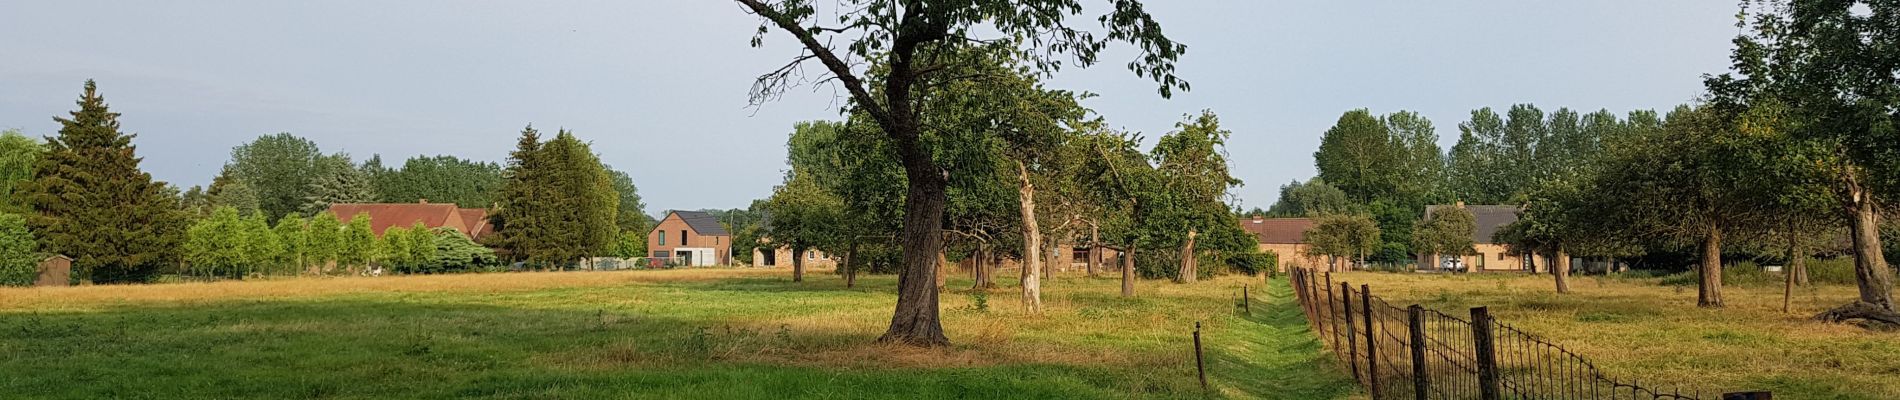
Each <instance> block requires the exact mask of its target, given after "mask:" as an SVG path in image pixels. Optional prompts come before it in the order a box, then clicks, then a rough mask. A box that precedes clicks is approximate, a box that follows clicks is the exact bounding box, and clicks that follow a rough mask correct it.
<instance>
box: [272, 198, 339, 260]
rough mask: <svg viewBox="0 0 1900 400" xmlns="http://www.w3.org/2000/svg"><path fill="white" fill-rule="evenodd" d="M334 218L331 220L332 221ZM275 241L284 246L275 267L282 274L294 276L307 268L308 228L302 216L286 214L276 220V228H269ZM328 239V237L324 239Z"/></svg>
mask: <svg viewBox="0 0 1900 400" xmlns="http://www.w3.org/2000/svg"><path fill="white" fill-rule="evenodd" d="M334 219H335V218H332V220H334ZM271 231H272V233H274V234H276V235H277V240H278V241H279V242H281V243H282V244H283V246H284V252H283V253H281V254H280V256H279V257H278V260H277V265H279V266H282V267H284V268H283V271H282V272H287V273H290V274H296V273H298V272H300V271H303V270H304V268H306V267H308V266H309V265H310V264H309V259H310V228H309V226H308V224H307V223H305V222H304V219H303V216H300V215H297V214H296V213H291V214H286V215H284V217H283V218H279V219H277V226H276V227H273V228H271ZM325 239H330V237H325Z"/></svg>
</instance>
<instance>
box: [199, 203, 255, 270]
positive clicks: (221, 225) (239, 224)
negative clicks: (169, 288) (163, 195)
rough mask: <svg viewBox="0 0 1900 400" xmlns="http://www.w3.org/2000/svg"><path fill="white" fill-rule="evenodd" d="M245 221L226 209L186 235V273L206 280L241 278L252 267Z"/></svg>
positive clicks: (232, 209)
mask: <svg viewBox="0 0 1900 400" xmlns="http://www.w3.org/2000/svg"><path fill="white" fill-rule="evenodd" d="M245 234H246V232H245V229H244V221H243V219H242V217H239V216H238V211H237V209H236V208H233V207H229V206H224V207H218V208H217V209H215V210H212V211H211V215H210V216H208V217H206V218H203V219H199V220H198V221H197V222H196V223H193V224H192V225H191V228H190V229H188V230H187V231H186V233H185V237H186V239H185V262H186V263H187V265H188V267H187V268H186V270H185V273H186V274H188V275H194V276H203V277H213V276H221V277H239V276H242V274H243V272H242V271H244V270H245V269H247V268H250V267H251V264H250V261H251V260H250V256H249V254H247V252H248V251H249V249H248V248H247V244H248V243H249V240H247V239H246V238H245V237H244V236H245Z"/></svg>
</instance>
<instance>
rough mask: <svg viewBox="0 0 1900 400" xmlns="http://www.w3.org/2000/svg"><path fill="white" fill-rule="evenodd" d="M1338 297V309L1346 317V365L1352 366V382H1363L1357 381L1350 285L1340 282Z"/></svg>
mask: <svg viewBox="0 0 1900 400" xmlns="http://www.w3.org/2000/svg"><path fill="white" fill-rule="evenodd" d="M1339 297H1340V304H1341V305H1342V307H1340V308H1339V309H1340V310H1343V311H1345V313H1344V314H1345V316H1346V365H1351V366H1352V379H1353V380H1356V381H1360V382H1365V381H1364V380H1360V379H1359V341H1358V338H1356V337H1355V336H1357V332H1356V331H1355V329H1354V328H1353V326H1354V325H1353V323H1352V284H1350V283H1346V282H1340V283H1339Z"/></svg>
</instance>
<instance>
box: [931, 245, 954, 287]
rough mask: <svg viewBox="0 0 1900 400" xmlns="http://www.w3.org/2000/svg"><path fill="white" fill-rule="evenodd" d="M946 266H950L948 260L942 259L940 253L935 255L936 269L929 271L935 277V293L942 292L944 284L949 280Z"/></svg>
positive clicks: (942, 256)
mask: <svg viewBox="0 0 1900 400" xmlns="http://www.w3.org/2000/svg"><path fill="white" fill-rule="evenodd" d="M947 265H950V259H949V258H948V257H944V255H943V253H941V252H939V253H937V262H936V267H934V268H932V269H931V271H932V274H933V275H936V276H937V291H939V292H942V291H943V285H944V283H945V282H949V280H950V267H947Z"/></svg>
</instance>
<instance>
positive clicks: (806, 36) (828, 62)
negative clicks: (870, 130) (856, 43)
mask: <svg viewBox="0 0 1900 400" xmlns="http://www.w3.org/2000/svg"><path fill="white" fill-rule="evenodd" d="M735 1H738V2H739V4H742V5H745V6H746V8H748V9H751V10H752V13H753V14H757V15H758V16H760V17H763V18H765V19H766V20H767V21H771V22H772V24H774V25H778V27H779V29H784V30H785V32H786V33H790V34H792V37H793V38H796V39H798V42H799V44H802V45H804V46H805V50H807V51H810V52H811V54H810V56H811V57H816V58H818V61H819V62H821V63H824V65H825V68H826V69H829V70H831V73H832V75H835V76H836V77H837V78H838V81H839V82H843V83H844V86H845V90H847V91H850V92H851V97H852V98H855V99H857V100H858V104H859V107H862V108H863V109H864V111H865V112H866V113H869V114H871V118H873V119H876V120H877V121H878V123H879V124H883V125H886V126H887V130H888V126H889V125H890V124H892V123H893V122H894V121H893V120H892V119H891V114H890V112H889V111H888V110H886V109H884V108H883V106H881V105H879V104H878V102H877V99H876V98H874V97H871V92H870V91H869V90H867V89H865V87H864V79H862V78H859V77H858V76H857V75H856V74H855V73H853V72H852V71H851V65H850V64H847V63H845V62H844V60H843V59H841V58H838V55H837V54H836V53H833V52H832V51H831V48H829V47H825V46H824V45H823V44H820V43H818V38H817V37H816V36H814V35H813V33H812V32H811V31H810V30H806V29H805V28H804V27H801V26H798V21H796V20H793V19H792V18H791V17H790V16H787V15H785V13H782V12H779V11H778V10H777V9H774V8H772V6H771V5H768V4H765V3H764V2H763V1H761V0H735Z"/></svg>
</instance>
